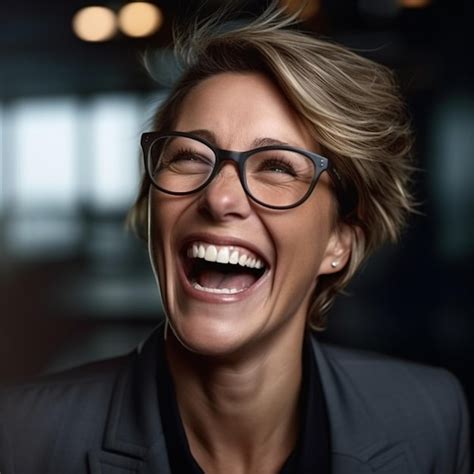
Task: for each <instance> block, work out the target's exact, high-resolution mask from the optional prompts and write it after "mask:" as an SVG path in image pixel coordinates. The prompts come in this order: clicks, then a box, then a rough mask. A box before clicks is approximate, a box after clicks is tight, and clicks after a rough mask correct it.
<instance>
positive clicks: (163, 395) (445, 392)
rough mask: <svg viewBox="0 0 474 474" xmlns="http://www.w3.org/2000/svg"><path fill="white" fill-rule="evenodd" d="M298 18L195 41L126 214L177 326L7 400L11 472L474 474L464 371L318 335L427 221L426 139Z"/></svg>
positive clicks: (2, 442)
mask: <svg viewBox="0 0 474 474" xmlns="http://www.w3.org/2000/svg"><path fill="white" fill-rule="evenodd" d="M288 24H289V21H288V20H286V19H285V18H284V17H283V16H282V15H281V14H280V13H278V12H276V11H274V10H270V11H268V12H267V13H266V14H265V15H264V16H262V17H261V18H259V19H257V20H256V21H254V22H253V23H252V24H250V25H247V26H240V27H236V28H234V29H233V30H226V31H224V30H222V28H214V30H213V29H212V25H211V24H209V23H208V24H207V25H205V26H203V27H202V28H201V29H198V30H196V31H195V32H194V34H193V35H191V36H190V37H188V38H187V42H186V44H185V45H184V46H183V45H181V49H180V51H181V53H184V54H183V57H184V58H188V59H189V63H188V65H187V67H186V69H185V71H184V73H183V76H182V78H181V79H180V81H179V83H178V84H177V85H176V86H175V88H174V90H173V91H172V93H171V95H170V96H169V98H168V99H167V100H166V102H165V103H164V104H163V105H162V107H161V108H160V109H159V110H158V111H157V113H156V116H155V119H154V128H153V131H151V132H149V133H145V134H144V135H143V136H142V147H143V154H144V159H145V175H144V178H143V182H142V186H141V190H140V193H139V197H138V200H137V202H136V204H135V206H134V209H133V210H132V213H131V222H132V224H133V225H134V227H135V229H136V230H137V231H138V232H139V233H140V234H141V235H142V237H144V238H145V239H146V240H147V242H148V248H149V254H150V258H151V263H152V266H153V269H154V272H155V275H156V277H157V281H158V283H159V287H160V290H161V295H162V298H163V302H164V308H165V312H166V324H165V325H162V326H160V327H158V328H157V330H155V332H154V333H153V334H152V335H151V337H150V338H149V339H148V340H147V341H146V342H145V343H144V345H143V346H142V347H141V348H140V349H139V350H137V351H135V352H134V353H133V354H131V355H128V356H126V357H123V358H120V359H115V360H112V361H106V362H102V363H98V364H92V365H90V366H86V367H82V368H80V369H76V370H73V371H69V372H67V373H63V374H59V375H56V376H53V377H49V378H47V379H41V380H39V381H36V382H35V383H31V384H25V385H23V386H21V387H15V388H9V389H5V390H4V391H3V393H2V395H1V407H0V471H1V473H2V474H13V473H18V474H20V473H21V474H30V473H31V474H33V473H35V474H36V473H46V472H51V473H65V472H67V473H86V472H89V473H94V474H99V473H102V474H106V473H107V474H112V473H114V474H124V473H202V472H205V473H225V474H233V473H236V474H237V473H258V474H265V473H269V474H270V473H321V474H322V473H325V474H329V473H334V474H362V473H391V474H410V473H411V474H424V473H426V474H428V473H437V474H448V473H459V474H467V473H468V472H470V471H469V454H468V442H469V440H468V432H467V430H468V415H467V412H466V406H465V401H464V397H463V395H462V391H461V389H460V387H459V384H458V382H457V381H456V379H454V377H452V376H451V375H450V374H449V373H447V372H446V371H444V370H441V369H435V368H427V367H422V366H419V365H416V364H411V363H406V362H400V361H397V360H392V359H390V358H385V357H379V356H377V355H373V354H367V353H359V352H354V351H350V350H345V349H340V348H335V347H327V346H325V345H323V344H321V343H319V342H318V340H317V337H316V336H315V332H314V330H318V329H321V328H323V326H324V322H325V320H324V315H325V313H326V311H327V310H328V308H329V307H330V306H331V303H332V302H333V299H334V297H335V295H336V294H337V293H338V292H340V291H341V290H342V289H343V288H344V287H345V286H346V285H347V283H348V282H349V280H350V279H351V277H352V276H353V274H354V272H355V271H356V269H357V268H358V266H359V265H360V263H361V262H362V261H363V260H364V259H365V258H366V257H367V256H368V255H369V254H370V253H371V252H373V250H374V249H375V248H377V247H378V246H380V245H381V244H382V243H383V242H385V241H387V240H395V239H396V238H397V236H398V234H399V232H400V229H401V227H402V225H403V223H404V220H405V217H406V214H407V213H408V212H410V210H411V207H412V203H411V199H410V195H409V192H408V190H407V183H408V181H409V170H410V166H409V161H408V157H409V153H410V145H411V134H410V130H409V126H408V124H407V119H406V116H405V114H404V107H403V104H402V102H401V100H400V98H399V95H398V93H397V89H396V87H395V85H394V83H393V80H392V77H391V75H390V73H389V72H388V71H387V70H386V69H385V68H383V67H381V66H379V65H376V64H374V63H373V62H371V61H369V60H367V59H364V58H361V57H359V56H357V55H355V54H353V53H352V52H350V51H348V50H347V49H344V48H342V47H340V46H336V45H334V44H331V43H328V42H323V41H321V40H318V39H315V38H313V37H310V36H308V35H306V34H302V33H300V32H297V31H295V30H294V29H291V28H289V25H288Z"/></svg>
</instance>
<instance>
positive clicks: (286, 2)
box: [280, 0, 321, 20]
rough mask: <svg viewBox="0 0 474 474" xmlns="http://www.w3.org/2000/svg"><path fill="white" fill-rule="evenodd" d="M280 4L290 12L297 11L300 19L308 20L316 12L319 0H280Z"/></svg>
mask: <svg viewBox="0 0 474 474" xmlns="http://www.w3.org/2000/svg"><path fill="white" fill-rule="evenodd" d="M280 4H281V6H282V7H283V8H285V9H286V10H287V11H288V12H289V13H290V14H293V13H296V12H298V13H299V17H300V18H301V19H302V20H308V19H309V18H312V17H313V16H315V15H316V13H318V11H319V8H320V6H321V5H320V0H311V1H305V0H280Z"/></svg>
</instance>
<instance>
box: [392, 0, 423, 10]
mask: <svg viewBox="0 0 474 474" xmlns="http://www.w3.org/2000/svg"><path fill="white" fill-rule="evenodd" d="M399 2H400V5H401V6H402V7H403V8H424V7H427V6H428V5H429V4H430V3H431V0H399Z"/></svg>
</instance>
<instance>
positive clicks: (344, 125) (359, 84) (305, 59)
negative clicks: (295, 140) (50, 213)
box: [128, 4, 413, 330]
mask: <svg viewBox="0 0 474 474" xmlns="http://www.w3.org/2000/svg"><path fill="white" fill-rule="evenodd" d="M294 24H295V17H294V16H289V15H287V14H285V12H283V11H281V9H279V8H278V7H276V6H275V4H272V6H271V7H270V8H269V9H267V10H266V11H265V12H264V13H263V14H262V15H261V16H259V17H258V18H256V19H255V20H253V21H251V22H250V23H248V24H242V23H240V24H239V23H234V24H233V25H232V26H231V27H229V26H228V25H227V27H226V25H223V23H222V21H221V18H220V17H219V16H216V17H215V18H212V19H210V20H207V21H206V22H204V23H202V24H195V25H193V27H192V28H191V31H186V33H185V34H181V35H179V36H178V37H177V41H176V42H175V53H176V55H177V57H178V59H179V62H180V64H181V65H182V68H183V73H182V76H181V78H180V79H179V81H178V82H177V84H176V85H175V86H174V88H173V90H172V91H171V93H170V95H169V97H168V99H167V100H166V101H165V102H164V103H163V105H162V106H161V107H160V108H159V110H158V111H157V113H156V115H155V116H154V118H153V126H154V129H155V130H158V131H169V130H173V127H174V124H175V121H176V119H177V116H178V113H179V109H180V106H181V104H182V102H183V99H184V98H185V97H186V95H187V94H188V93H189V92H190V90H191V89H192V88H193V87H195V86H196V85H197V84H199V83H200V82H201V81H203V80H205V79H206V78H208V77H211V76H213V75H216V74H219V73H224V72H260V73H263V74H265V75H266V76H267V77H269V78H270V79H271V80H272V81H273V82H274V83H275V84H277V85H278V87H279V88H280V89H281V91H282V93H283V94H284V95H285V96H286V98H287V99H288V101H289V102H290V103H291V105H292V106H293V107H294V109H295V110H296V111H297V113H298V114H299V115H300V116H301V118H302V120H303V121H304V123H305V124H306V126H307V128H308V130H309V132H310V133H311V135H312V137H313V138H314V139H315V140H316V141H317V142H318V143H319V144H320V145H321V150H322V151H321V153H322V154H323V155H325V156H327V157H328V158H330V159H331V160H332V161H333V163H334V164H335V166H336V169H337V170H338V173H339V174H340V176H341V178H342V181H343V183H345V186H344V187H345V192H344V193H345V196H342V197H341V196H339V211H338V216H337V221H338V222H336V224H335V225H338V223H344V224H348V225H349V226H351V228H352V229H353V234H354V238H353V245H352V251H351V257H350V261H349V263H348V265H346V266H345V267H344V268H343V269H342V270H341V271H339V272H337V273H334V274H330V275H322V276H320V277H319V281H318V285H317V288H316V290H315V292H314V294H313V297H312V305H311V310H310V314H309V315H308V324H309V325H310V327H311V328H313V329H316V330H318V329H323V328H324V327H325V322H326V321H325V313H326V312H327V311H328V309H329V308H330V307H331V305H332V303H333V301H334V298H335V296H336V294H337V293H339V292H341V291H342V290H343V289H344V288H345V287H346V285H347V284H348V282H349V281H350V279H351V278H352V276H353V275H354V273H355V272H356V270H357V268H358V267H359V266H360V264H361V263H362V261H363V260H364V259H365V258H366V257H367V256H368V255H370V254H371V253H372V252H373V251H374V250H375V249H376V248H378V247H379V246H380V245H381V244H383V243H384V242H387V241H392V242H393V241H396V240H397V239H398V237H399V234H400V231H401V229H402V227H403V225H404V224H405V221H406V218H407V215H408V214H409V212H411V211H413V200H412V197H411V195H410V192H409V190H408V187H409V182H410V176H411V171H412V166H411V160H410V156H411V149H412V141H413V140H412V132H411V128H410V123H409V119H408V116H407V113H406V108H405V105H404V101H403V100H402V99H401V96H400V93H399V89H398V87H397V84H396V82H395V80H394V76H393V74H392V72H391V71H390V70H389V69H387V68H386V67H384V66H382V65H379V64H377V63H374V62H373V61H371V60H369V59H366V58H364V57H361V56H359V55H357V54H355V53H354V52H352V51H350V50H348V49H347V48H345V47H342V46H340V45H337V44H334V43H332V42H329V41H326V40H321V39H318V38H315V37H314V36H313V35H310V34H308V33H304V32H301V31H298V30H297V29H296V28H294ZM149 187H150V182H149V180H148V178H147V177H146V176H144V178H143V181H142V185H141V189H140V192H139V195H138V198H137V200H136V202H135V204H134V206H133V208H132V209H131V211H130V214H129V217H128V222H129V224H130V226H131V227H132V228H133V229H134V230H135V231H136V232H137V234H138V235H140V236H141V237H143V238H144V239H146V238H147V231H146V230H147V229H146V227H147V204H148V203H147V200H148V190H149ZM343 202H344V203H345V204H344V205H343ZM348 202H349V206H348V205H347V203H348ZM317 238H318V237H317V236H314V239H315V242H316V240H317Z"/></svg>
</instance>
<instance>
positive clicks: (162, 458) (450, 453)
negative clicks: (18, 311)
mask: <svg viewBox="0 0 474 474" xmlns="http://www.w3.org/2000/svg"><path fill="white" fill-rule="evenodd" d="M158 337H163V334H162V329H161V328H158V330H156V331H155V332H154V333H153V334H152V335H151V337H150V338H149V339H148V340H147V341H146V342H145V344H144V345H142V347H140V348H138V349H137V350H136V351H134V352H133V353H132V354H130V355H127V356H124V357H121V358H117V359H112V360H110V361H105V362H99V363H94V364H90V365H87V366H83V367H81V368H78V369H74V370H70V371H67V372H64V373H61V374H58V375H54V376H49V377H47V378H43V379H39V380H37V381H35V382H32V383H27V384H23V385H21V386H15V387H10V388H4V389H2V390H1V392H0V473H1V474H76V473H77V474H79V473H88V474H169V473H170V470H169V466H168V460H167V454H166V447H165V439H164V436H163V432H162V429H161V422H160V414H159V411H158V403H157V389H156V386H157V380H156V377H155V374H156V360H157V359H156V357H157V355H156V338H158ZM312 343H313V348H314V355H315V357H316V361H317V364H318V367H319V370H320V374H321V380H322V385H323V389H324V392H325V396H326V401H327V407H328V414H329V422H330V430H331V443H332V453H331V456H332V463H333V473H334V474H363V473H364V474H369V473H379V474H382V473H384V474H454V473H459V474H468V473H470V467H469V451H468V449H469V435H468V421H469V420H468V414H467V409H466V404H465V400H464V397H463V394H462V391H461V389H460V386H459V383H458V382H457V380H456V379H455V378H454V377H453V376H452V375H450V374H449V373H448V372H446V371H445V370H442V369H435V368H430V367H423V366H420V365H417V364H413V363H407V362H401V361H398V360H394V359H391V358H387V357H382V356H378V355H374V354H368V353H363V352H356V351H352V350H346V349H341V348H337V347H332V346H327V345H323V344H320V343H318V342H317V340H316V338H313V340H312ZM158 383H159V381H158Z"/></svg>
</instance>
